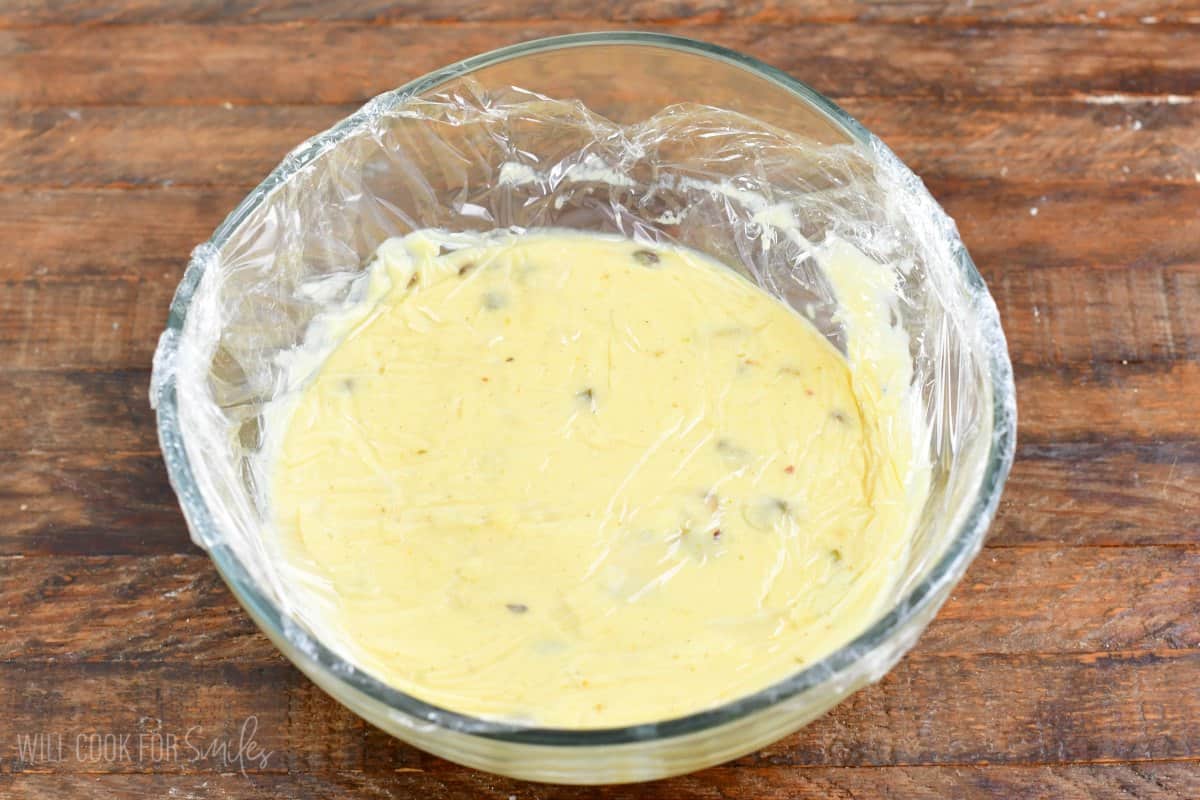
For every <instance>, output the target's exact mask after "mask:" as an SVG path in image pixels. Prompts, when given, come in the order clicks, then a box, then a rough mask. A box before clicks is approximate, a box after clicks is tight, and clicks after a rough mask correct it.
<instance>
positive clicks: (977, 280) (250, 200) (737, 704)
mask: <svg viewBox="0 0 1200 800" xmlns="http://www.w3.org/2000/svg"><path fill="white" fill-rule="evenodd" d="M592 45H627V46H639V47H658V48H666V49H670V50H675V51H680V52H685V53H690V54H693V55H700V56H704V57H708V58H711V59H714V60H717V61H722V62H725V63H727V64H730V65H732V66H735V67H739V68H741V69H744V70H746V71H748V72H750V73H753V74H755V75H757V76H758V77H761V78H764V79H766V80H768V81H771V82H773V83H775V84H776V85H778V86H779V87H781V88H783V89H785V90H787V91H789V92H791V93H792V94H794V95H796V96H797V98H798V99H799V100H801V101H803V102H805V103H807V104H809V105H810V106H812V107H814V108H815V109H816V110H818V111H820V112H822V113H823V114H824V115H825V116H827V117H828V118H829V120H830V121H831V122H833V123H834V124H835V125H836V126H837V127H838V128H840V129H842V130H844V131H845V132H846V133H847V134H848V135H849V136H850V137H852V139H853V140H855V141H856V142H857V143H859V144H861V145H865V146H870V147H875V148H883V149H884V150H886V145H884V144H883V143H882V142H880V141H879V140H878V139H877V138H876V137H875V136H874V135H873V134H872V133H870V132H869V131H868V130H867V129H866V128H865V127H864V126H863V125H862V124H860V123H859V122H858V121H857V120H855V119H854V118H853V117H851V116H850V115H849V114H847V113H846V112H845V111H843V110H842V109H841V108H839V107H838V106H837V105H836V104H835V103H834V102H833V101H831V100H829V99H828V98H827V97H825V96H824V95H822V94H821V93H819V92H817V91H816V90H815V89H813V88H812V87H810V86H808V85H807V84H805V83H802V82H801V81H798V80H796V79H795V78H792V77H791V76H790V75H788V74H786V73H785V72H783V71H781V70H778V69H776V68H774V67H772V66H770V65H767V64H764V63H763V62H761V61H759V60H757V59H755V58H751V57H750V56H747V55H744V54H742V53H738V52H736V51H733V50H729V49H727V48H724V47H720V46H718V45H714V44H710V43H708V42H703V41H698V40H695V39H689V38H686V37H682V36H675V35H667V34H659V33H649V32H643V31H605V32H596V33H577V34H569V35H565V36H552V37H546V38H541V39H535V40H531V41H528V42H523V43H520V44H515V45H511V46H508V47H502V48H499V49H496V50H492V51H490V52H487V53H483V54H481V55H477V56H473V57H471V58H467V59H464V60H462V61H459V62H457V63H455V64H451V65H449V66H446V67H443V68H441V69H438V70H435V71H433V72H430V73H428V74H427V75H424V76H423V77H420V78H417V79H416V80H413V81H410V82H409V83H406V84H404V85H403V86H401V87H399V88H397V89H394V90H392V91H389V92H385V93H383V94H381V95H379V96H378V97H376V98H374V99H372V100H370V101H368V102H367V103H366V104H365V105H364V106H363V107H362V108H360V109H359V110H358V111H356V112H355V113H354V114H352V115H350V116H349V117H347V118H345V119H343V120H342V121H340V122H338V123H337V124H335V125H334V126H333V127H331V128H329V129H328V130H326V131H324V132H323V133H320V134H317V135H316V136H314V137H312V138H310V139H309V140H307V141H306V142H304V143H302V144H301V145H300V146H298V147H297V148H295V149H294V150H293V151H292V152H291V153H289V154H288V156H287V157H286V158H285V159H284V160H283V162H282V163H280V164H279V166H277V167H276V168H275V169H274V170H273V171H272V172H271V173H270V175H268V176H267V178H266V179H265V180H264V181H263V182H262V183H261V184H259V185H258V186H257V187H256V188H255V189H253V190H252V191H251V192H250V193H249V194H248V195H247V196H246V198H245V199H244V200H242V202H241V203H240V204H239V205H238V206H237V207H236V208H235V209H234V210H233V211H232V212H231V213H230V214H229V216H228V217H226V218H225V220H224V221H223V222H222V223H221V224H220V225H219V226H218V227H217V229H216V230H215V231H214V233H213V235H212V237H211V238H210V239H209V240H208V242H207V243H206V244H205V245H201V248H200V249H204V248H210V250H211V251H214V252H215V250H216V249H218V248H220V247H221V246H222V245H223V244H225V243H226V242H227V241H228V240H229V238H230V236H231V235H232V234H233V232H234V231H235V230H236V229H237V227H238V226H239V225H240V224H241V223H242V222H243V221H245V219H246V218H247V217H248V216H249V215H250V214H251V213H252V212H253V211H254V210H255V209H256V208H258V207H259V206H260V205H261V204H262V203H263V201H264V200H265V199H266V197H267V196H268V195H269V194H270V193H271V191H272V190H273V189H275V188H276V187H277V186H279V185H280V184H282V183H284V182H285V181H287V180H288V179H289V178H290V177H291V176H292V175H293V174H295V173H296V172H297V171H299V170H300V169H302V168H303V167H304V166H306V165H307V164H309V163H311V162H312V161H313V160H314V159H316V158H317V157H319V156H320V155H321V154H322V153H324V152H325V151H326V150H328V149H329V148H330V147H332V146H334V145H336V144H337V143H338V142H340V141H341V140H342V139H344V138H346V137H347V136H348V135H349V134H350V133H352V132H353V131H354V130H355V129H356V128H358V127H359V126H360V125H362V124H363V123H364V122H366V121H367V120H368V119H369V117H370V115H372V114H374V113H378V109H379V108H380V107H384V108H388V107H394V106H395V105H397V104H399V103H403V102H405V101H407V100H408V99H409V98H411V97H413V96H415V95H418V94H420V93H423V92H426V91H428V90H430V89H433V88H435V87H437V86H439V85H441V84H443V83H445V82H446V81H449V80H451V79H453V78H456V77H460V76H462V75H464V74H466V73H470V72H473V71H476V70H478V69H481V68H484V67H489V66H493V65H496V64H499V63H502V62H505V61H509V60H512V59H515V58H519V57H522V56H528V55H532V54H537V53H545V52H550V51H554V50H561V49H565V48H572V47H583V46H592ZM887 152H890V151H887ZM951 235H952V236H953V241H952V245H954V247H953V251H954V253H955V256H956V258H957V261H958V266H959V268H960V269H961V271H962V274H963V277H964V279H965V280H966V282H967V284H968V285H970V286H971V288H972V290H973V291H976V292H979V293H980V294H981V296H982V297H983V298H986V300H987V302H986V303H982V304H980V308H979V309H978V310H979V311H981V312H982V314H983V316H982V318H981V321H982V323H983V326H984V327H985V328H986V335H987V336H988V337H989V338H990V339H992V341H990V342H989V347H988V351H989V357H988V361H989V363H988V372H989V374H990V378H991V383H992V386H991V389H992V405H993V417H992V441H991V445H990V450H989V452H988V455H987V461H986V465H985V467H984V469H983V472H982V475H981V476H980V479H979V485H978V487H977V490H976V493H975V497H974V499H973V502H972V503H971V506H970V509H969V510H968V511H967V513H966V515H965V516H964V518H963V520H962V522H961V524H960V526H959V530H958V531H957V533H956V534H955V536H954V538H953V540H952V541H951V542H950V543H949V545H948V546H947V547H946V549H945V551H944V552H943V553H942V555H941V557H940V558H939V559H938V560H937V562H936V563H935V564H934V565H933V566H932V567H931V568H930V569H929V572H928V574H927V575H926V577H925V578H924V579H923V580H922V581H921V582H920V583H918V584H917V585H916V586H914V587H913V588H912V589H911V590H910V591H909V592H908V594H907V595H905V596H904V597H903V598H901V599H900V600H899V601H898V602H897V603H896V604H895V605H894V607H893V608H892V609H891V610H889V611H888V613H886V614H884V615H883V616H882V617H880V618H879V619H878V620H876V621H875V622H874V623H873V624H872V625H871V626H870V627H868V628H867V629H866V630H864V631H863V632H861V633H860V634H859V635H858V636H857V637H855V638H854V639H853V640H851V641H850V642H848V643H846V644H845V645H843V646H842V647H840V648H838V649H837V650H835V651H834V652H832V653H830V654H829V655H827V656H826V657H825V658H823V659H821V660H820V661H817V662H815V663H813V664H811V665H808V666H806V667H804V668H803V669H801V670H799V671H797V672H795V673H793V674H791V675H789V676H788V677H786V678H784V679H782V680H780V681H778V682H776V683H774V684H771V685H770V686H767V687H766V688H764V689H761V690H759V691H757V692H754V693H752V694H749V695H745V696H743V697H739V698H737V699H735V700H731V701H728V702H726V703H723V704H721V705H719V706H716V707H713V708H709V709H705V710H703V711H699V712H695V713H691V714H687V715H684V716H680V717H675V718H672V719H668V720H663V721H657V722H649V723H641V724H636V725H625V726H619V727H610V728H582V729H573V728H553V727H540V726H536V725H525V724H520V723H510V722H499V721H494V720H488V719H483V718H479V717H474V716H471V715H468V714H462V713H459V712H456V711H452V710H450V709H446V708H442V707H439V706H437V705H435V704H432V703H427V702H425V701H423V700H420V699H418V698H416V697H414V696H412V695H409V694H407V693H405V692H402V691H400V690H399V689H396V688H393V687H392V686H389V685H387V684H385V683H384V682H382V681H380V680H378V679H376V678H374V677H372V676H371V675H370V674H368V673H365V672H363V671H361V670H359V669H358V668H356V667H354V666H353V665H351V664H349V663H348V662H346V661H345V660H344V659H342V658H341V657H340V656H338V655H337V654H336V653H334V652H333V651H332V650H330V649H329V648H328V647H327V646H325V645H324V644H322V643H321V642H320V641H317V640H316V639H315V638H314V637H312V636H311V635H309V634H308V633H307V631H305V630H304V629H303V628H301V627H299V626H298V625H296V624H295V623H294V622H293V621H292V620H291V618H290V617H288V616H286V615H285V614H283V613H282V612H281V610H280V608H279V607H278V606H277V605H276V604H275V603H274V601H272V600H271V599H270V598H268V597H267V596H266V595H265V594H264V593H263V592H262V591H261V590H260V589H259V588H258V585H257V584H256V583H255V581H254V580H253V579H252V578H251V576H250V574H249V573H248V571H247V570H246V568H245V566H244V565H243V564H242V562H241V561H240V560H239V558H238V557H237V555H236V554H235V553H234V551H233V550H232V549H231V548H230V547H229V546H228V545H226V544H220V543H218V544H215V545H212V546H211V547H208V548H206V549H208V552H209V555H210V557H211V558H212V560H213V562H214V564H215V565H216V567H217V570H218V572H219V573H220V574H221V576H222V578H223V579H224V580H225V582H226V583H227V584H228V585H229V587H230V589H231V591H232V592H233V594H234V596H235V597H236V598H237V599H238V601H239V602H240V603H241V605H242V606H243V607H244V608H245V609H246V610H247V612H249V613H250V615H251V617H253V618H254V620H255V621H256V623H257V624H258V625H259V627H260V628H262V629H263V630H264V632H266V633H267V634H268V635H269V637H270V638H271V639H273V640H274V641H275V642H276V643H279V642H280V641H286V642H288V644H289V645H291V646H290V647H286V648H285V647H281V649H283V650H284V651H285V654H286V655H287V656H288V658H289V659H290V660H292V661H293V662H296V665H297V666H298V667H300V668H301V669H302V670H303V671H305V672H308V673H310V676H311V674H312V672H313V671H315V672H317V673H318V674H320V675H321V676H322V677H323V678H325V679H326V680H323V681H321V683H322V685H324V684H325V683H326V681H333V682H335V683H337V684H342V685H343V686H344V688H345V689H348V690H351V691H353V692H356V693H359V694H362V695H365V696H366V697H368V698H371V699H372V700H374V701H375V702H377V703H381V704H383V705H384V706H386V707H388V709H389V710H392V711H395V712H400V713H402V714H404V715H407V716H408V717H411V718H413V719H410V720H407V723H408V724H410V725H413V724H415V725H423V724H424V725H427V724H431V723H432V724H434V725H436V726H438V727H441V728H445V729H448V730H451V731H455V732H458V733H462V734H468V735H472V736H478V737H481V738H485V739H491V740H497V741H503V742H511V743H518V744H530V745H543V746H551V747H595V746H602V745H618V744H630V743H635V742H645V741H648V740H658V739H668V738H674V737H680V736H686V735H689V734H695V733H699V732H702V731H705V730H709V729H713V728H718V727H722V726H724V725H726V724H728V723H731V722H735V721H737V720H740V719H742V718H745V717H747V716H748V715H750V714H753V713H754V712H757V711H760V710H762V709H764V708H767V707H769V706H773V705H775V704H777V703H780V702H781V701H784V700H787V699H789V698H792V697H795V696H797V695H799V694H801V693H803V692H806V691H808V690H809V689H812V688H814V687H816V686H818V685H820V684H823V683H825V682H827V681H829V680H830V679H831V678H833V677H835V676H837V675H839V674H842V673H845V672H847V671H848V670H851V669H852V668H853V667H854V666H855V665H857V664H861V663H863V662H864V661H865V660H866V659H865V657H866V656H868V655H869V654H871V653H873V652H874V651H876V650H878V649H880V648H881V647H885V646H886V645H888V643H890V642H892V641H893V639H894V638H895V637H896V636H897V635H898V634H901V633H903V632H904V631H905V630H907V627H906V624H905V623H907V622H908V621H910V620H912V619H913V618H914V617H917V616H918V615H919V614H921V612H922V611H924V610H925V609H926V607H927V606H928V605H929V604H930V603H934V602H940V599H939V598H940V597H941V596H942V591H943V590H944V589H945V588H946V585H947V584H948V583H953V582H955V581H957V580H958V579H959V578H960V577H961V576H962V573H963V572H964V571H965V569H966V567H967V565H968V564H969V563H970V561H971V559H972V558H973V557H974V555H975V554H976V553H977V552H978V550H979V548H980V546H981V545H982V541H983V537H984V535H985V533H986V531H987V528H988V525H989V524H990V522H991V519H992V517H993V515H994V514H995V511H996V508H997V506H998V503H999V500H1000V495H1001V492H1002V490H1003V487H1004V483H1005V480H1006V478H1007V476H1008V472H1009V469H1010V468H1011V466H1012V461H1013V456H1014V452H1015V448H1016V392H1015V387H1014V383H1013V372H1012V364H1011V362H1010V360H1009V358H1008V355H1007V347H1006V346H1005V341H1004V334H1003V331H1002V329H1001V327H1000V321H999V314H998V312H997V310H996V307H995V304H994V302H993V301H992V300H991V297H990V295H989V294H988V292H987V288H986V285H985V284H984V281H983V278H982V276H981V275H980V274H979V271H978V270H977V269H976V267H975V264H974V262H973V261H972V260H971V257H970V255H968V253H967V250H966V248H965V247H964V246H963V245H962V241H961V239H959V237H958V234H957V232H952V233H951ZM205 264H206V260H205V259H203V258H199V257H193V259H192V261H191V263H190V264H189V266H188V268H187V270H186V271H185V273H184V275H183V278H182V279H181V281H180V284H179V287H178V289H177V290H176V292H175V296H174V298H173V300H172V302H171V307H170V312H169V314H168V319H167V330H166V331H165V332H164V334H163V336H162V339H161V340H160V341H161V344H160V345H159V352H156V354H155V372H156V373H157V372H158V371H159V364H160V362H162V363H168V362H173V359H174V356H175V351H176V350H177V348H178V344H179V338H180V336H181V335H182V332H183V327H184V323H185V321H186V318H187V313H188V308H189V305H190V303H191V300H192V297H193V295H194V294H195V291H196V289H197V287H198V286H199V284H200V278H201V277H202V273H203V271H204V268H205ZM164 372H165V373H166V374H165V375H163V376H162V377H161V380H157V379H156V380H155V381H152V386H151V401H152V405H154V406H155V407H156V409H157V423H158V436H159V442H160V445H161V448H162V451H163V455H164V460H165V462H166V466H167V473H168V477H169V479H170V482H171V485H172V487H173V488H174V489H175V492H176V494H177V495H178V497H179V502H180V506H181V508H182V510H183V513H184V516H185V518H186V520H187V523H188V526H189V528H190V529H191V531H192V533H193V538H194V539H196V540H197V541H203V542H220V540H221V537H220V529H219V527H218V526H217V524H216V522H215V519H214V517H213V515H212V513H211V512H210V510H209V509H208V506H207V505H206V503H205V501H204V498H203V497H202V495H201V492H200V490H199V487H198V485H197V483H196V481H195V476H194V474H193V471H192V468H191V464H190V461H189V459H188V455H187V451H186V447H185V445H184V441H183V433H182V430H181V428H180V425H179V411H178V402H177V397H176V375H175V372H174V370H173V369H167V370H164ZM157 377H158V376H156V378H157ZM913 642H915V637H914V638H913V640H912V642H909V643H908V646H911V644H912V643H913ZM907 649H908V647H907V646H906V647H903V648H902V649H899V650H898V652H895V653H894V657H896V658H898V657H899V656H900V655H901V654H902V653H903V652H904V651H906V650H907ZM300 662H303V663H300ZM888 665H890V660H889V661H885V663H884V666H888Z"/></svg>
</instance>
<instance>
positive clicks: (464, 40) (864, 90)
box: [0, 20, 1200, 107]
mask: <svg viewBox="0 0 1200 800" xmlns="http://www.w3.org/2000/svg"><path fill="white" fill-rule="evenodd" d="M605 28H616V29H620V28H622V25H621V24H620V23H615V24H614V23H594V22H591V23H587V24H584V25H581V24H579V23H563V22H554V23H546V22H540V21H539V22H533V21H529V20H523V21H518V22H517V24H512V23H504V24H501V25H497V24H475V23H464V24H457V25H453V26H446V25H435V26H430V25H421V24H411V23H400V24H387V25H371V26H363V25H358V24H345V23H313V24H307V25H303V26H294V25H293V26H277V25H239V26H229V25H222V26H193V25H139V26H103V27H91V26H86V27H83V26H75V27H37V28H29V29H21V30H9V31H3V30H0V96H4V97H7V98H11V101H12V102H14V103H15V104H17V105H20V106H26V107H29V106H36V107H46V106H64V105H65V106H76V107H80V106H95V105H114V104H115V105H174V104H186V105H189V106H197V105H212V104H221V103H233V104H235V105H247V104H252V105H263V104H271V105H273V104H282V105H289V104H306V105H307V104H340V103H361V102H364V101H365V100H367V99H368V98H370V97H372V96H374V95H376V94H379V93H380V92H384V91H387V90H389V89H392V88H395V87H396V86H399V85H401V84H403V83H406V82H407V81H409V80H412V79H414V78H417V77H419V76H421V75H422V74H424V73H426V72H431V71H433V70H435V69H437V68H439V67H442V66H445V65H446V64H448V63H450V62H452V61H457V60H460V59H463V58H467V57H468V56H471V55H474V54H476V53H479V52H482V51H486V50H488V49H491V48H494V47H497V46H500V45H506V44H515V43H517V42H522V41H528V40H530V39H536V38H539V37H542V36H553V35H559V34H564V33H573V32H577V31H580V30H595V29H605ZM643 28H644V29H646V30H659V31H663V32H670V33H673V34H677V35H681V36H688V37H691V38H695V39H702V40H704V41H708V42H712V43H714V44H719V45H723V46H726V47H729V48H732V49H735V50H739V51H746V52H753V53H754V55H755V57H757V58H759V59H761V60H763V61H765V62H767V63H768V64H770V65H772V66H775V67H778V68H779V69H782V70H784V71H785V72H788V73H789V74H791V75H793V76H795V77H797V78H799V79H801V80H804V81H807V82H809V83H811V84H812V85H814V86H815V87H817V88H818V89H819V90H820V91H822V92H824V93H826V94H829V95H833V96H836V97H841V98H846V97H886V98H892V99H894V98H898V97H924V98H928V97H934V98H955V99H957V98H963V97H984V98H988V99H995V98H1013V97H1020V98H1027V97H1059V98H1062V97H1068V98H1071V97H1093V96H1110V95H1113V94H1118V93H1120V94H1133V95H1149V96H1155V97H1162V98H1166V97H1167V96H1179V97H1180V98H1181V99H1184V100H1187V99H1188V98H1189V97H1191V96H1195V95H1200V79H1198V77H1197V76H1198V75H1200V26H1194V27H1177V28H1170V29H1163V28H1156V27H1153V26H1138V27H1133V28H1117V29H1110V28H1087V27H1070V28H1061V27H1053V28H1017V27H987V28H975V27H971V28H962V27H944V26H932V25H873V26H872V25H861V24H849V25H847V24H825V25H782V26H781V25H760V24H751V23H749V22H747V23H744V24H740V25H724V24H717V25H671V26H660V25H647V26H643ZM111 53H122V54H123V55H122V58H120V59H119V60H116V61H114V60H113V59H112V57H111V55H110V54H111ZM880 53H887V54H888V59H889V61H890V63H891V65H892V67H891V68H890V69H887V70H881V69H879V54H880ZM1148 64H1155V65H1156V66H1155V68H1153V69H1149V68H1148V67H1147V65H1148Z"/></svg>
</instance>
